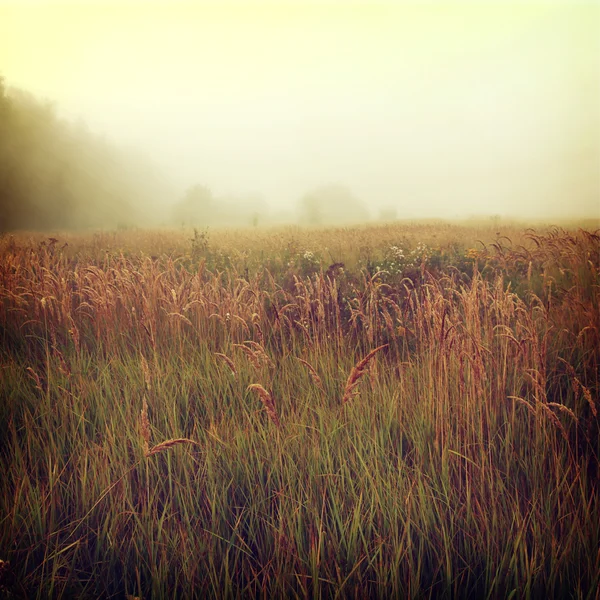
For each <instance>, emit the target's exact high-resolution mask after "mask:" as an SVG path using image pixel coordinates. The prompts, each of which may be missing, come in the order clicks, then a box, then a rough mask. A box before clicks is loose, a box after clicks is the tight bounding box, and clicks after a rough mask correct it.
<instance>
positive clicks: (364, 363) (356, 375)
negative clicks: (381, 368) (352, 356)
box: [342, 344, 388, 404]
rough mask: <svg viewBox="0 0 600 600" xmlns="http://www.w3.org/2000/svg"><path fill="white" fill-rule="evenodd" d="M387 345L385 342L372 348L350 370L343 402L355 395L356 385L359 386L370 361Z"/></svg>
mask: <svg viewBox="0 0 600 600" xmlns="http://www.w3.org/2000/svg"><path fill="white" fill-rule="evenodd" d="M387 346H388V344H383V345H382V346H378V347H377V348H375V349H374V350H371V352H369V354H367V355H366V356H365V357H364V358H363V359H362V360H361V361H359V362H358V363H356V365H355V366H354V367H352V371H350V375H349V377H348V380H347V381H346V387H345V388H344V395H343V396H342V404H346V402H348V400H350V399H351V398H353V397H354V396H355V394H356V391H355V390H356V386H358V384H359V382H360V379H361V377H362V376H363V375H364V374H365V373H366V371H367V368H368V366H369V362H370V361H371V359H372V358H373V357H374V356H375V355H376V354H377V353H378V352H379V351H380V350H383V349H384V348H387Z"/></svg>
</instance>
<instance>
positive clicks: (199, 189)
mask: <svg viewBox="0 0 600 600" xmlns="http://www.w3.org/2000/svg"><path fill="white" fill-rule="evenodd" d="M214 210H215V206H214V198H213V195H212V192H211V191H210V189H209V188H208V187H206V186H205V185H200V184H196V185H193V186H192V187H190V188H189V189H188V190H187V192H186V193H185V195H184V197H183V199H182V200H181V201H180V202H179V203H178V204H177V205H176V206H175V209H174V217H175V220H176V221H177V222H180V223H183V224H186V225H207V224H209V223H210V222H211V221H212V217H213V214H214Z"/></svg>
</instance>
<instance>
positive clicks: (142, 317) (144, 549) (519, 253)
mask: <svg viewBox="0 0 600 600" xmlns="http://www.w3.org/2000/svg"><path fill="white" fill-rule="evenodd" d="M0 256H1V259H0V299H1V303H0V352H1V369H2V370H1V379H0V394H1V399H2V400H1V403H0V461H1V462H0V470H1V472H2V477H0V559H1V560H2V562H1V563H0V586H1V591H0V598H61V597H62V598H72V597H77V598H126V597H129V598H145V599H148V598H191V597H198V598H200V597H202V598H246V597H252V598H254V597H256V598H258V597H261V598H284V597H285V598H288V597H289V598H345V597H352V598H473V599H476V598H582V599H583V598H587V599H590V600H591V599H592V598H597V597H598V596H597V589H598V586H599V585H600V550H599V548H600V498H599V493H600V485H599V479H600V477H599V460H598V452H599V449H600V448H599V447H600V427H599V424H600V417H599V416H598V412H599V411H600V401H599V398H598V394H599V390H600V372H599V364H600V306H599V304H600V287H599V286H600V236H599V235H598V233H594V232H593V228H592V227H588V228H587V229H574V228H573V229H560V228H556V227H542V226H539V227H537V228H535V229H526V228H525V227H524V226H517V225H503V224H502V223H494V224H491V223H487V224H482V225H473V226H467V225H459V224H453V225H451V224H445V223H429V224H428V223H422V224H402V223H398V224H393V225H381V226H371V227H362V228H358V227H357V228H354V229H321V230H317V229H315V230H308V229H299V228H282V229H273V230H265V229H260V228H257V229H247V230H237V231H233V230H222V231H214V232H213V231H204V230H195V231H189V230H179V231H152V232H150V231H141V230H140V231H136V230H133V231H118V232H114V233H96V234H92V233H89V234H75V233H69V234H66V233H65V234H56V237H52V238H49V237H48V236H44V235H42V234H15V235H14V236H8V235H5V236H3V237H2V238H0Z"/></svg>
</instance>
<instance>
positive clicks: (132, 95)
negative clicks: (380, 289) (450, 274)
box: [0, 1, 600, 224]
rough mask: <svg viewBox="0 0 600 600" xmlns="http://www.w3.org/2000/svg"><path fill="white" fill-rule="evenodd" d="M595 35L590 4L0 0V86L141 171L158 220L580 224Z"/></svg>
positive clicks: (599, 129) (589, 176)
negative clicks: (48, 107)
mask: <svg viewBox="0 0 600 600" xmlns="http://www.w3.org/2000/svg"><path fill="white" fill-rule="evenodd" d="M599 24H600V5H598V4H597V3H595V2H569V3H561V2H545V3H544V2H537V3H535V4H528V3H524V2H520V3H514V4H513V3H494V2H490V3H485V2H482V3H477V4H476V3H449V2H447V3H443V2H431V3H424V4H402V3H375V4H371V3H366V2H365V3H341V2H339V3H338V2H328V3H317V2H314V3H310V2H309V3H302V4H300V3H292V2H285V1H284V2H279V3H274V2H273V3H256V2H244V3H242V2H237V3H233V2H219V3H216V2H215V3H182V2H176V1H175V2H170V3H168V4H167V3H166V2H164V3H163V2H155V3H142V2H132V1H129V2H120V3H118V4H117V3H101V2H82V3H77V4H75V3H72V4H65V3H58V2H31V1H29V2H23V1H19V2H8V3H7V2H1V1H0V75H2V76H3V77H4V79H5V84H6V85H9V86H12V87H15V88H21V89H25V90H28V91H29V92H32V93H33V94H35V96H36V97H38V98H42V99H49V100H52V101H53V102H55V106H56V111H57V113H58V115H60V116H61V117H63V118H66V119H67V120H70V121H72V122H75V123H77V122H79V123H81V122H85V126H86V127H87V128H88V129H89V130H90V131H92V132H96V133H98V134H101V135H103V136H106V137H107V139H109V140H110V141H111V143H113V144H114V145H116V146H118V147H119V148H121V149H127V152H130V153H131V151H132V149H133V150H134V152H136V153H137V154H138V156H139V157H140V160H141V161H142V162H143V161H148V163H150V162H151V163H152V165H154V166H153V167H152V168H149V169H147V170H143V169H142V170H141V171H139V174H140V175H139V176H140V177H146V175H147V174H148V173H150V172H152V173H153V176H155V177H158V173H160V179H161V184H160V186H159V187H160V190H161V192H160V194H156V193H155V194H154V198H152V199H151V200H150V199H149V200H148V202H151V204H150V205H149V208H148V210H150V207H151V210H152V211H153V212H156V214H157V215H158V214H160V220H162V221H165V220H168V219H169V218H173V219H174V220H175V221H178V220H181V221H182V222H184V221H186V220H189V221H190V222H192V221H194V219H199V220H202V219H203V218H204V217H203V215H205V213H206V211H207V210H208V213H209V214H213V215H214V214H217V212H218V211H219V210H221V213H222V217H223V218H222V219H221V220H222V221H223V222H225V221H227V218H226V216H225V213H227V214H230V213H232V212H233V213H235V212H236V211H237V208H238V207H239V206H242V207H243V206H247V207H249V208H248V210H247V211H246V212H247V215H249V218H250V219H251V220H252V222H253V223H254V224H256V223H257V222H259V221H260V222H268V221H269V220H277V219H281V220H285V219H287V220H300V221H302V220H304V221H306V222H318V221H319V219H320V218H324V219H325V220H327V219H329V217H328V216H327V215H328V213H324V214H322V215H320V214H317V215H316V216H315V213H314V211H313V213H310V211H308V212H307V210H308V208H307V207H310V206H315V205H316V206H319V205H320V203H323V205H326V204H328V203H329V202H330V198H331V197H333V198H334V199H333V200H331V206H334V207H338V208H339V211H338V210H336V211H334V212H335V213H336V214H339V215H342V216H344V215H345V214H346V216H347V214H350V216H352V215H354V216H356V218H357V219H358V220H364V219H367V218H372V219H376V218H379V217H382V216H386V217H387V218H390V217H391V218H393V217H397V218H422V217H444V218H447V217H468V216H485V215H506V216H512V217H521V218H540V217H543V218H561V217H585V216H588V217H589V216H594V217H598V216H600V25H599ZM148 163H146V164H148ZM127 164H129V163H127ZM144 173H145V174H146V175H144ZM157 189H158V188H157V187H154V190H155V192H156V190H157ZM202 189H204V190H205V191H207V193H208V196H207V195H206V194H205V195H204V196H202V193H203V192H201V193H200V196H194V193H197V192H198V191H199V190H202ZM194 190H195V192H194ZM332 190H333V193H332V194H329V192H331V191H332ZM328 191H329V192H328ZM190 194H191V195H190ZM328 194H329V195H328ZM340 194H341V200H340ZM190 198H191V199H190ZM194 198H204V204H203V208H201V209H198V210H196V212H195V213H194V210H191V212H190V210H188V212H186V210H185V208H182V206H184V204H185V202H186V201H187V202H188V206H191V205H192V204H193V203H194V202H195V200H194ZM315 198H317V199H316V200H315ZM344 198H346V199H348V198H351V199H352V200H351V201H348V202H346V200H344ZM186 199H187V200H186ZM7 201H8V200H7ZM198 202H200V201H198ZM238 203H239V204H238ZM352 206H356V207H357V210H358V212H356V211H355V212H353V210H351V207H352ZM219 207H221V208H219ZM223 207H229V208H227V210H225V209H224V208H223ZM345 207H348V211H349V213H346V210H345ZM229 209H231V210H229ZM359 209H360V210H359ZM332 210H333V209H332ZM203 211H205V212H204V213H203ZM215 211H216V212H215ZM365 211H366V212H365ZM237 212H239V211H237ZM330 212H331V211H330ZM221 213H219V214H221ZM242 213H244V210H242ZM309 213H310V214H312V215H313V216H312V217H311V216H310V214H309ZM244 214H246V213H244ZM169 215H170V216H169ZM173 215H175V216H173ZM207 218H208V217H207ZM244 218H246V217H244ZM208 219H209V220H210V218H208ZM217 220H219V219H217Z"/></svg>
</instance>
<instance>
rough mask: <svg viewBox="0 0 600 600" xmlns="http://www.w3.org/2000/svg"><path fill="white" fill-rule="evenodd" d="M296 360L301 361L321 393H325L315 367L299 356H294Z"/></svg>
mask: <svg viewBox="0 0 600 600" xmlns="http://www.w3.org/2000/svg"><path fill="white" fill-rule="evenodd" d="M296 360H297V361H299V362H301V363H302V364H303V365H304V366H305V367H306V368H307V369H308V372H309V374H310V377H311V379H312V380H313V382H314V384H315V385H316V386H317V387H318V388H319V389H320V390H321V391H322V392H323V393H325V388H324V387H323V382H322V381H321V378H320V377H319V374H318V373H317V371H316V369H315V368H314V367H313V366H312V365H311V364H310V363H309V362H307V361H305V360H304V359H303V358H299V357H297V356H296Z"/></svg>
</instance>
